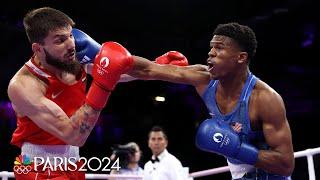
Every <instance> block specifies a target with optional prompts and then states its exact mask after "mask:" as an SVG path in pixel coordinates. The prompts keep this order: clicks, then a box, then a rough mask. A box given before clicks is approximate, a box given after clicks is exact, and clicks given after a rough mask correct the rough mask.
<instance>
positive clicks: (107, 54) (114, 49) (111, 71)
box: [86, 42, 133, 110]
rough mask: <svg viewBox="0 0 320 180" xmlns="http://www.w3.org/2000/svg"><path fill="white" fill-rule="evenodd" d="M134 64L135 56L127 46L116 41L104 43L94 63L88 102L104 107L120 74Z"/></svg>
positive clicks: (99, 107) (94, 105)
mask: <svg viewBox="0 0 320 180" xmlns="http://www.w3.org/2000/svg"><path fill="white" fill-rule="evenodd" d="M132 65H133V57H132V56H131V54H130V52H129V51H128V50H127V49H126V48H124V47H123V46H121V45H120V44H118V43H116V42H106V43H104V44H102V47H101V49H100V51H99V53H98V54H97V56H96V58H95V60H94V63H93V69H92V78H93V82H92V84H91V87H90V89H89V92H88V94H87V97H86V103H87V104H89V105H90V106H91V107H92V108H94V109H98V110H100V109H102V108H103V107H104V106H105V105H106V103H107V100H108V97H109V95H110V93H111V91H112V90H113V89H114V87H115V85H116V83H117V81H118V80H119V78H120V75H121V74H123V73H126V72H127V71H128V70H129V69H130V68H131V67H132Z"/></svg>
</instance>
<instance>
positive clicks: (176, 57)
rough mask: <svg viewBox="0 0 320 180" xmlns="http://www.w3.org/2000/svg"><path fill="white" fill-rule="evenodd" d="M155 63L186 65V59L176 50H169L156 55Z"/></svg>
mask: <svg viewBox="0 0 320 180" xmlns="http://www.w3.org/2000/svg"><path fill="white" fill-rule="evenodd" d="M155 62H156V63H157V64H172V65H177V66H188V65H189V63H188V59H187V58H186V57H185V56H184V55H183V54H182V53H180V52H178V51H169V52H167V53H165V54H164V55H162V56H160V57H157V58H156V61H155Z"/></svg>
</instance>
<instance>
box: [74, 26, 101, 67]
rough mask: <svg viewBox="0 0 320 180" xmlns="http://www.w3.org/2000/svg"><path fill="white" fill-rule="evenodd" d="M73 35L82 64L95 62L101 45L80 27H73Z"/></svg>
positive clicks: (77, 54)
mask: <svg viewBox="0 0 320 180" xmlns="http://www.w3.org/2000/svg"><path fill="white" fill-rule="evenodd" d="M72 35H73V37H74V42H75V45H76V56H77V59H78V61H79V62H80V64H87V63H93V60H94V58H95V57H96V55H97V53H98V52H99V50H100V48H101V45H100V44H99V43H97V42H96V41H95V40H94V39H92V38H91V37H90V36H89V35H87V34H86V33H84V32H83V31H81V30H79V29H76V28H73V29H72Z"/></svg>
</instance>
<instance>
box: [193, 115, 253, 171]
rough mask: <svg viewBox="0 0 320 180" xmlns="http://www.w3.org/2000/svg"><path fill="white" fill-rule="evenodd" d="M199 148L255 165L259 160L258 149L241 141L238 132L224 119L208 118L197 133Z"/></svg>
mask: <svg viewBox="0 0 320 180" xmlns="http://www.w3.org/2000/svg"><path fill="white" fill-rule="evenodd" d="M196 145H197V147H198V148H199V149H201V150H203V151H208V152H214V153H217V154H220V155H223V156H226V157H229V158H233V159H237V160H239V161H242V162H244V163H246V164H251V165H254V164H255V163H256V161H257V160H258V149H257V148H255V147H254V146H252V145H250V144H247V143H243V142H241V140H240V138H239V136H238V134H237V133H236V132H235V131H234V130H233V129H232V128H231V127H230V125H229V124H227V123H226V122H224V121H219V120H214V119H207V120H205V121H203V122H202V123H201V124H200V126H199V128H198V131H197V134H196Z"/></svg>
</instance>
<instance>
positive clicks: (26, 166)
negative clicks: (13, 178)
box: [13, 155, 32, 174]
mask: <svg viewBox="0 0 320 180" xmlns="http://www.w3.org/2000/svg"><path fill="white" fill-rule="evenodd" d="M13 170H14V172H16V173H17V174H28V173H29V172H30V171H31V170H32V167H31V161H30V157H28V156H27V155H19V156H18V157H16V159H15V161H14V166H13Z"/></svg>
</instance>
